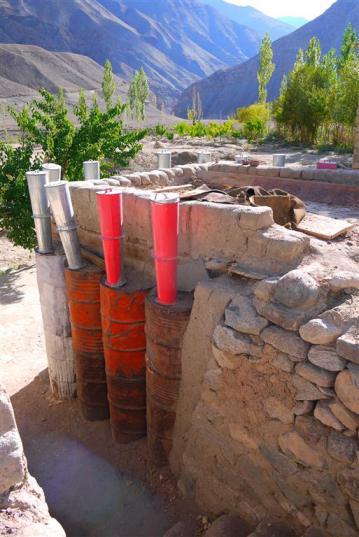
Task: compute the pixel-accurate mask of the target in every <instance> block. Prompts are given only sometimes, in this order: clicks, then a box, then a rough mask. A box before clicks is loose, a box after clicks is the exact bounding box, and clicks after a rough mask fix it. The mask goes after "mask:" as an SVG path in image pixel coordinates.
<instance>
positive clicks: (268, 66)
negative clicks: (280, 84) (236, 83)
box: [257, 33, 275, 104]
mask: <svg viewBox="0 0 359 537" xmlns="http://www.w3.org/2000/svg"><path fill="white" fill-rule="evenodd" d="M274 69H275V65H274V63H273V50H272V40H271V38H270V37H269V34H268V33H266V34H265V36H264V37H263V39H262V43H261V46H260V50H259V70H258V72H257V78H258V95H259V102H260V103H261V104H264V103H265V102H266V101H267V86H268V83H269V81H270V79H271V78H272V75H273V72H274Z"/></svg>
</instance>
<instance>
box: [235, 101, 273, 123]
mask: <svg viewBox="0 0 359 537" xmlns="http://www.w3.org/2000/svg"><path fill="white" fill-rule="evenodd" d="M235 118H236V119H237V120H238V121H240V122H241V123H248V122H249V121H250V122H252V121H261V122H262V123H264V124H265V123H266V122H267V121H269V120H270V111H269V108H268V106H267V105H265V104H260V103H256V104H251V105H250V106H247V107H246V108H238V109H237V112H236V113H235Z"/></svg>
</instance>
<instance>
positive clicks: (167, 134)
mask: <svg viewBox="0 0 359 537" xmlns="http://www.w3.org/2000/svg"><path fill="white" fill-rule="evenodd" d="M166 137H167V140H169V141H170V142H171V141H172V140H173V138H174V137H175V133H174V132H173V131H170V130H167V131H166Z"/></svg>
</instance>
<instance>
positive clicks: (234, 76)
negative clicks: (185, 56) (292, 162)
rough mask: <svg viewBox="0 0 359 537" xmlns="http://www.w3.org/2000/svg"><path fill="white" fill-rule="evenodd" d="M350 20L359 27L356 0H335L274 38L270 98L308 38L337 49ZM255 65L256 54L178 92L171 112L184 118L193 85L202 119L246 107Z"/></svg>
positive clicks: (252, 94)
mask: <svg viewBox="0 0 359 537" xmlns="http://www.w3.org/2000/svg"><path fill="white" fill-rule="evenodd" d="M349 22H351V23H352V24H353V26H354V27H355V28H356V29H357V31H358V30H359V2H358V0H337V1H336V2H335V3H334V4H333V5H332V6H331V7H329V9H327V10H326V11H325V12H324V13H323V14H322V15H320V16H319V17H317V18H316V19H314V20H313V21H310V22H308V23H307V24H306V25H304V26H302V27H301V28H299V29H298V30H295V31H294V32H293V33H291V34H290V35H288V36H284V37H281V38H280V39H278V40H277V41H275V42H274V43H273V53H274V57H273V60H274V63H275V64H276V68H275V71H274V74H273V77H272V79H271V81H270V83H269V84H268V98H269V100H273V99H274V98H276V97H277V95H278V93H279V88H280V84H281V81H282V78H283V75H284V74H285V73H288V72H289V71H290V70H291V68H292V66H293V64H294V62H295V58H296V55H297V52H298V49H299V48H306V47H307V45H308V43H309V40H310V39H311V38H312V37H313V36H316V37H317V38H319V39H320V41H321V45H322V50H323V53H326V52H328V51H329V49H331V48H336V49H340V46H341V41H342V37H343V33H344V30H345V28H346V27H347V25H348V24H349ZM258 67H259V56H258V55H257V56H255V57H253V58H251V59H250V60H248V61H247V62H245V63H243V64H241V65H239V66H236V67H234V68H229V69H222V70H219V71H217V72H215V73H214V74H212V75H211V76H210V77H208V78H205V79H203V80H202V81H200V82H199V83H195V84H192V85H191V86H190V87H188V88H187V89H186V90H185V91H184V92H183V93H182V94H181V96H180V98H179V99H178V102H177V104H176V106H175V107H174V112H175V113H176V115H179V116H180V117H186V113H187V108H188V106H190V103H191V99H192V92H193V88H195V89H196V90H197V91H198V92H199V94H200V96H201V100H202V107H203V113H204V117H205V118H222V117H226V116H228V115H231V114H233V112H234V111H235V110H236V109H237V108H238V107H241V106H248V105H249V104H251V103H253V102H255V101H256V100H257V98H258V93H257V92H258V82H257V71H258Z"/></svg>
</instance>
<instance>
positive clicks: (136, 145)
mask: <svg viewBox="0 0 359 537" xmlns="http://www.w3.org/2000/svg"><path fill="white" fill-rule="evenodd" d="M39 93H40V98H39V99H34V100H33V101H32V102H31V103H30V104H29V105H28V106H25V107H24V108H23V109H22V110H21V111H20V112H17V111H16V110H14V109H13V110H11V115H12V117H13V118H14V119H15V121H16V122H17V125H18V127H19V128H20V131H21V136H22V138H23V139H25V140H27V141H28V143H31V144H32V145H34V146H36V145H39V146H41V148H42V150H43V152H44V156H45V160H48V161H53V162H56V163H57V164H60V165H61V166H62V169H63V173H64V175H65V176H66V177H67V178H68V179H70V180H71V181H78V180H81V179H82V165H83V162H84V161H85V160H91V159H92V160H100V161H101V173H102V176H103V177H106V176H107V175H108V174H109V173H111V172H112V171H114V170H115V169H116V168H117V167H126V166H128V163H129V161H130V159H132V158H134V157H135V156H136V154H137V153H138V151H140V150H141V149H142V145H141V144H140V141H141V140H142V139H143V138H144V136H145V135H146V133H147V131H146V130H138V131H136V130H134V131H129V132H125V131H124V129H123V121H122V119H121V118H122V115H123V113H124V111H125V105H123V104H121V103H120V102H117V103H116V104H114V105H111V107H110V108H107V109H106V110H105V111H102V110H101V109H100V107H99V104H98V101H97V99H96V98H95V99H93V101H92V103H91V106H88V105H87V103H86V99H85V95H84V93H83V92H81V94H80V98H79V101H78V104H77V105H76V106H75V107H74V114H75V116H76V118H77V120H78V124H77V125H75V124H74V123H73V122H72V121H71V120H70V118H69V116H68V109H67V107H66V104H65V100H64V96H63V92H62V91H61V90H60V91H59V93H58V95H53V94H52V93H50V92H49V91H47V90H45V89H41V90H40V91H39Z"/></svg>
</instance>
